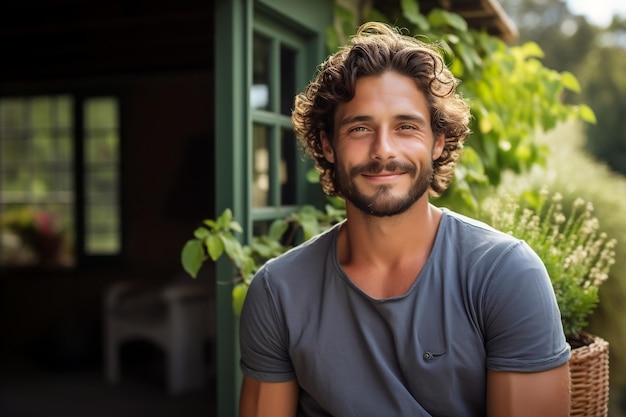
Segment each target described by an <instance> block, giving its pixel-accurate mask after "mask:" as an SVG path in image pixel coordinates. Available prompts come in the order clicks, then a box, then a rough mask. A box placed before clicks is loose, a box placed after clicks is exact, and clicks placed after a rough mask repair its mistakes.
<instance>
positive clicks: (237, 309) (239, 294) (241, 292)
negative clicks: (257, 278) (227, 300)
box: [233, 283, 248, 316]
mask: <svg viewBox="0 0 626 417" xmlns="http://www.w3.org/2000/svg"><path fill="white" fill-rule="evenodd" d="M247 293H248V286H247V285H246V284H244V283H239V284H237V285H235V287H234V288H233V313H235V316H240V315H241V309H242V308H243V302H244V300H245V299H246V294H247Z"/></svg>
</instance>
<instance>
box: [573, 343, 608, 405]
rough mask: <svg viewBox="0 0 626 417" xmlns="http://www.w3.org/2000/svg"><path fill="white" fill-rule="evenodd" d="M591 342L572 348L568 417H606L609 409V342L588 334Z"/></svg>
mask: <svg viewBox="0 0 626 417" xmlns="http://www.w3.org/2000/svg"><path fill="white" fill-rule="evenodd" d="M591 339H592V340H593V341H592V343H591V344H589V345H586V346H581V347H577V348H575V349H572V356H571V358H570V361H569V365H570V375H571V410H570V416H571V417H583V416H584V417H606V416H607V415H608V411H609V404H608V403H609V344H608V342H607V341H605V340H603V339H601V338H599V337H597V336H591Z"/></svg>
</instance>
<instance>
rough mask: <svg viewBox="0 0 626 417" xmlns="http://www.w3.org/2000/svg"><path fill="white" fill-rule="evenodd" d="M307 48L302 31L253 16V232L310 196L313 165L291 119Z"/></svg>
mask: <svg viewBox="0 0 626 417" xmlns="http://www.w3.org/2000/svg"><path fill="white" fill-rule="evenodd" d="M306 50H307V42H306V39H305V38H304V37H303V36H302V35H301V34H299V33H298V32H296V31H294V30H290V29H289V28H286V27H285V26H281V25H279V24H278V23H277V22H275V21H272V20H271V19H269V18H266V17H265V16H263V15H262V14H257V15H255V19H254V25H253V33H252V65H251V66H252V71H251V72H252V74H251V80H252V82H251V86H250V97H249V100H250V119H251V125H252V128H251V134H250V136H251V144H250V147H251V150H252V155H251V157H252V164H251V165H252V170H251V173H250V175H251V178H250V181H249V184H250V185H249V188H250V191H249V194H250V200H251V201H250V207H251V210H250V215H251V220H252V222H253V235H258V234H261V233H263V232H265V231H266V227H267V225H268V223H269V222H271V220H274V219H276V218H280V217H284V216H285V215H287V214H289V213H290V212H293V211H294V210H295V209H296V207H297V206H298V205H299V204H302V203H303V202H304V200H305V198H306V196H304V195H303V192H302V189H303V188H302V184H303V183H304V182H305V181H306V180H305V178H306V171H307V170H308V169H309V168H310V167H311V165H310V164H308V163H305V162H304V159H303V158H302V152H301V150H300V149H299V147H298V144H297V141H296V138H295V135H294V133H293V128H292V124H291V109H292V107H293V99H294V97H295V95H296V92H297V91H298V87H299V86H300V85H302V84H303V83H304V80H303V79H302V78H303V77H302V76H301V74H303V69H304V67H305V65H306V62H305V60H306Z"/></svg>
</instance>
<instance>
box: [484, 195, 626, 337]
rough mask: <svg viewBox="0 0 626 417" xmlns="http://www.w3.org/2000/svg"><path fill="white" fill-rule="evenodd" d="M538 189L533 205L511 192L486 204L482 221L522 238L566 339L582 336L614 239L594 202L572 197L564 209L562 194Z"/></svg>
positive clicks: (609, 261)
mask: <svg viewBox="0 0 626 417" xmlns="http://www.w3.org/2000/svg"><path fill="white" fill-rule="evenodd" d="M548 194H549V193H548V191H547V190H545V189H544V190H542V191H541V192H540V196H539V201H538V204H537V205H536V206H535V207H534V208H532V207H530V206H524V205H522V204H520V203H519V202H518V200H519V199H518V200H516V199H515V198H512V197H511V196H507V197H496V198H492V199H488V200H486V202H485V213H486V218H485V220H486V221H487V222H488V223H490V224H491V226H493V227H494V228H496V229H498V230H501V231H504V232H506V233H509V234H511V235H513V236H515V237H517V238H519V239H523V240H525V241H526V243H528V245H529V246H530V247H531V248H533V249H534V250H535V252H537V254H538V255H539V257H540V258H541V259H542V260H543V262H544V264H545V266H546V269H547V271H548V273H549V275H550V279H551V281H552V285H553V287H554V291H555V294H556V298H557V302H558V305H559V308H560V310H561V320H562V323H563V330H564V332H565V335H566V337H567V338H568V340H569V341H570V343H572V342H574V344H575V342H576V341H579V340H581V339H582V338H583V336H582V334H583V330H584V328H585V326H586V325H587V324H588V318H589V316H590V315H591V313H593V311H594V309H595V308H596V306H597V305H598V302H599V293H598V290H599V287H600V285H602V283H603V282H605V281H606V280H607V278H608V277H609V271H610V269H611V266H612V265H613V264H614V263H615V245H616V244H617V240H616V239H613V238H610V237H609V236H608V235H607V234H606V233H605V232H602V231H600V221H599V219H598V218H597V217H596V216H595V215H594V210H593V204H592V203H591V202H587V201H585V200H583V199H582V198H577V199H575V200H574V202H573V203H572V205H571V207H570V208H569V210H568V211H566V210H564V207H563V198H562V196H561V194H559V193H554V194H553V195H552V196H549V195H548Z"/></svg>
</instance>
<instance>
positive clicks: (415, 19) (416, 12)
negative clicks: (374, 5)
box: [400, 0, 430, 30]
mask: <svg viewBox="0 0 626 417" xmlns="http://www.w3.org/2000/svg"><path fill="white" fill-rule="evenodd" d="M400 5H401V6H402V15H403V16H404V17H405V18H406V20H408V21H409V22H411V23H413V24H414V25H416V26H417V27H419V28H421V29H423V30H426V29H428V28H429V27H430V25H429V24H428V20H427V19H426V16H424V15H423V14H421V13H420V7H419V2H418V1H417V0H401V1H400Z"/></svg>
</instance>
